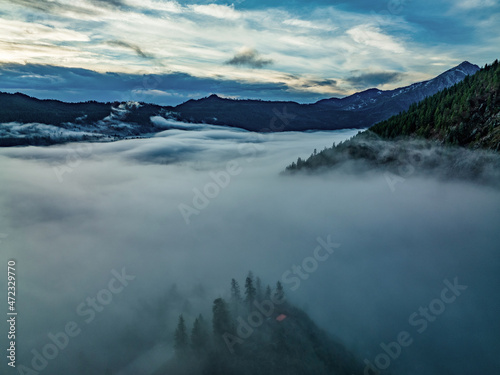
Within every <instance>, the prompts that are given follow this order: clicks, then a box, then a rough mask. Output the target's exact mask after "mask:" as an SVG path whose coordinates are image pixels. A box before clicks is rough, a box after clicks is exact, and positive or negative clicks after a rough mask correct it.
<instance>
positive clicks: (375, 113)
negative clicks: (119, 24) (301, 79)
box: [0, 62, 479, 146]
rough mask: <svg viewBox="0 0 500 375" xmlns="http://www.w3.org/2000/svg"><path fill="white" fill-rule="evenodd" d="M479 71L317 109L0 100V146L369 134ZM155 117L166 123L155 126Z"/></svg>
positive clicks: (255, 103) (464, 68)
mask: <svg viewBox="0 0 500 375" xmlns="http://www.w3.org/2000/svg"><path fill="white" fill-rule="evenodd" d="M478 69H479V67H478V66H476V65H473V64H470V63H468V62H463V63H462V64H460V65H458V66H457V67H455V68H453V69H450V70H448V71H446V72H444V73H443V74H441V75H439V76H438V77H436V78H434V79H431V80H429V81H425V82H419V83H415V84H413V85H411V86H407V87H403V88H400V89H396V90H390V91H381V90H378V89H369V90H366V91H363V92H360V93H357V94H354V95H351V96H348V97H345V98H342V99H338V98H331V99H324V100H320V101H319V102H316V103H314V104H298V103H295V102H271V101H261V100H234V99H225V98H220V97H218V96H217V95H211V96H209V97H208V98H203V99H199V100H189V101H187V102H185V103H183V104H180V105H178V106H176V107H162V106H158V105H154V104H146V103H133V102H128V103H120V102H114V103H98V102H95V101H89V102H85V103H64V102H61V101H57V100H39V99H36V98H32V97H29V96H27V95H24V94H20V93H16V94H7V93H0V146H16V145H28V144H32V145H49V144H54V143H61V142H68V141H80V140H84V141H97V140H102V141H110V140H117V139H123V138H127V137H144V136H150V135H151V134H154V133H157V132H159V131H162V130H165V129H166V128H168V127H169V126H172V127H175V126H176V125H175V122H182V123H205V124H213V125H222V126H233V127H239V128H242V129H246V130H250V131H257V132H269V131H305V130H337V129H345V128H367V127H370V126H372V125H373V124H375V123H377V122H379V121H382V120H386V119H388V118H389V117H391V116H392V115H394V114H397V113H399V112H401V111H403V110H406V109H408V108H409V107H410V105H411V104H413V103H416V102H419V101H421V100H422V99H424V98H425V97H427V96H429V95H432V94H435V93H436V92H438V91H440V90H443V89H445V88H448V87H451V86H453V85H454V84H456V83H458V82H460V81H462V80H463V79H464V78H465V77H466V76H468V75H472V74H474V73H475V72H476V71H477V70H478ZM157 116H161V117H163V118H166V119H168V120H169V121H166V122H165V121H163V122H161V121H155V118H156V119H157V120H158V118H157Z"/></svg>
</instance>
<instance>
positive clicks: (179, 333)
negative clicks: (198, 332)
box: [174, 314, 188, 355]
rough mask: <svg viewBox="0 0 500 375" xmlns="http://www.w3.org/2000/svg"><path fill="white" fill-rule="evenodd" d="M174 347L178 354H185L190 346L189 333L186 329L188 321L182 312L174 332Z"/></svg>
mask: <svg viewBox="0 0 500 375" xmlns="http://www.w3.org/2000/svg"><path fill="white" fill-rule="evenodd" d="M174 348H175V352H176V354H178V355H182V354H185V352H186V349H187V348H188V335H187V331H186V323H185V322H184V317H183V316H182V314H181V315H180V316H179V323H178V324H177V328H176V330H175V334H174Z"/></svg>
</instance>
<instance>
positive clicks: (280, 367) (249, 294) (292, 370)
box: [156, 273, 363, 375]
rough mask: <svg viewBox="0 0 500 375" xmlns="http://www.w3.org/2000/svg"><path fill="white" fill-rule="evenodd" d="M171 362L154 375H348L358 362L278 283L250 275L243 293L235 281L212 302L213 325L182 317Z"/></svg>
mask: <svg viewBox="0 0 500 375" xmlns="http://www.w3.org/2000/svg"><path fill="white" fill-rule="evenodd" d="M174 346H175V356H174V358H173V359H172V360H171V361H170V362H169V363H168V364H167V365H166V366H165V367H164V368H162V369H161V370H160V371H158V372H157V373H156V375H198V374H199V375H201V374H213V375H226V374H233V375H246V374H248V375H255V374H259V375H331V374H336V375H351V374H361V373H363V368H362V365H361V363H360V362H358V361H357V360H356V359H355V357H354V356H353V355H352V354H351V353H350V352H349V351H348V350H346V349H345V347H344V346H343V345H342V344H340V343H338V342H336V341H334V340H332V339H331V338H329V337H328V335H327V334H326V333H325V332H324V331H322V330H321V329H319V328H318V327H317V326H316V325H315V324H314V322H313V321H312V320H311V319H310V318H309V317H308V315H307V314H306V313H305V312H304V311H302V310H300V309H298V308H296V307H294V306H293V305H292V304H290V303H289V302H288V301H287V300H286V298H285V292H284V289H283V286H282V285H281V283H280V282H278V283H277V285H276V288H274V289H271V288H270V287H269V286H267V288H265V289H264V288H263V287H262V286H261V283H260V279H259V278H254V277H253V275H252V273H249V275H248V276H247V278H246V279H245V284H244V292H243V293H241V292H240V286H239V283H238V282H237V281H236V280H235V279H233V280H232V282H231V293H230V297H229V299H228V300H227V301H226V300H225V299H223V298H217V299H215V300H214V302H213V306H212V317H211V322H210V321H209V320H205V319H204V318H203V316H202V315H199V316H198V317H197V318H196V319H194V322H189V323H188V322H186V319H185V318H184V316H183V315H181V316H180V317H179V322H178V325H177V328H176V330H175V333H174Z"/></svg>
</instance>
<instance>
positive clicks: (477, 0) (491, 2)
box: [456, 0, 497, 10]
mask: <svg viewBox="0 0 500 375" xmlns="http://www.w3.org/2000/svg"><path fill="white" fill-rule="evenodd" d="M496 4H497V2H496V1H495V0H459V1H457V2H456V6H457V7H458V8H462V9H465V10H468V9H481V8H490V7H492V6H495V5H496Z"/></svg>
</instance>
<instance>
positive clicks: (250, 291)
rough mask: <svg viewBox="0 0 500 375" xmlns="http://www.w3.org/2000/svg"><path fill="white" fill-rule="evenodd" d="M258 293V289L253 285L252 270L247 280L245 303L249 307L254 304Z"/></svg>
mask: <svg viewBox="0 0 500 375" xmlns="http://www.w3.org/2000/svg"><path fill="white" fill-rule="evenodd" d="M256 294H257V290H256V289H255V287H254V285H253V274H252V271H250V272H249V273H248V276H247V278H246V280H245V303H246V305H247V306H248V307H251V306H252V305H253V302H254V301H255V297H256Z"/></svg>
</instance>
